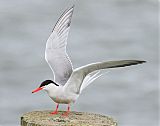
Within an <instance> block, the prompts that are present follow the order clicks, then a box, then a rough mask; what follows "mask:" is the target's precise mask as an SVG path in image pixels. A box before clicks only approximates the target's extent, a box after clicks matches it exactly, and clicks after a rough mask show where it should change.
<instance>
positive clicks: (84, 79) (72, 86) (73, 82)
mask: <svg viewBox="0 0 160 126" xmlns="http://www.w3.org/2000/svg"><path fill="white" fill-rule="evenodd" d="M144 62H145V61H139V60H120V61H108V62H98V63H93V64H88V65H86V66H83V67H80V68H77V69H75V70H74V72H73V73H72V75H71V77H70V79H69V80H68V81H67V84H66V85H65V89H66V90H68V91H69V92H73V93H76V94H79V93H80V92H81V91H82V90H83V89H84V88H85V87H87V86H88V85H89V84H90V83H91V82H93V81H94V80H95V79H97V78H98V77H100V76H101V75H102V74H101V73H100V74H99V72H100V70H102V69H108V68H116V67H125V66H131V65H137V64H141V63H144Z"/></svg>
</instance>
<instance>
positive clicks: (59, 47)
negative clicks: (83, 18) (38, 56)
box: [45, 6, 74, 85]
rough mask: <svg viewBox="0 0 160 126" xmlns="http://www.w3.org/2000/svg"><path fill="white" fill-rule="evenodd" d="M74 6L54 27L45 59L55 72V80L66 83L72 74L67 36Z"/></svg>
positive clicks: (48, 41) (47, 44) (47, 45)
mask: <svg viewBox="0 0 160 126" xmlns="http://www.w3.org/2000/svg"><path fill="white" fill-rule="evenodd" d="M73 10H74V6H72V7H71V8H70V9H68V10H66V11H65V12H64V13H63V14H62V15H61V17H60V18H59V20H58V21H57V23H56V25H55V26H54V28H53V31H52V34H51V35H50V37H49V38H48V40H47V43H46V50H45V59H46V61H47V63H48V64H49V66H50V68H51V69H52V71H53V74H54V81H55V82H56V83H58V84H61V85H64V84H65V83H66V82H67V80H68V79H69V77H70V75H71V74H72V71H73V69H72V63H71V60H70V58H69V57H68V54H67V53H66V45H67V38H68V33H69V29H70V24H71V18H72V14H73Z"/></svg>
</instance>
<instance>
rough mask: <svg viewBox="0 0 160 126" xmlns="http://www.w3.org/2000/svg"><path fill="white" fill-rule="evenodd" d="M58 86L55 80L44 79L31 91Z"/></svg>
mask: <svg viewBox="0 0 160 126" xmlns="http://www.w3.org/2000/svg"><path fill="white" fill-rule="evenodd" d="M58 86H59V85H58V84H56V83H55V82H53V81H52V80H45V81H43V82H42V83H41V84H40V86H39V87H38V88H37V89H35V90H33V91H32V93H35V92H38V91H40V90H46V91H49V90H51V89H53V88H55V87H58Z"/></svg>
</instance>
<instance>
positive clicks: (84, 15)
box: [0, 0, 159, 126]
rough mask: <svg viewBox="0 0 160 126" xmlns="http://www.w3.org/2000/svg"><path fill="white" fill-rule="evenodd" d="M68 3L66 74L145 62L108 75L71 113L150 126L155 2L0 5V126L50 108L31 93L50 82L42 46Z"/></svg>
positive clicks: (154, 120)
mask: <svg viewBox="0 0 160 126" xmlns="http://www.w3.org/2000/svg"><path fill="white" fill-rule="evenodd" d="M73 3H74V4H75V5H76V6H75V11H74V15H73V20H72V24H71V30H70V34H69V39H68V53H69V55H70V57H71V60H72V62H73V65H74V68H76V67H80V66H82V65H85V64H88V63H91V62H97V61H104V60H119V59H140V60H146V61H147V63H146V64H142V65H138V66H132V67H127V68H120V69H112V70H108V73H107V74H106V75H104V76H102V77H101V78H99V79H98V80H96V81H95V82H94V83H93V84H92V85H90V86H89V87H87V89H86V90H84V92H83V93H82V95H81V96H80V97H79V99H78V101H77V102H76V104H74V105H72V110H74V111H85V112H92V113H100V114H104V115H109V116H112V117H113V118H115V119H116V120H117V121H118V123H119V126H158V107H159V105H158V90H159V87H158V2H156V0H81V1H76V0H75V1H71V0H61V1H59V0H47V1H44V0H34V1H33V0H27V1H21V0H14V1H7V0H6V1H4V0H0V57H1V59H0V101H1V102H0V126H17V125H19V122H20V116H21V115H23V114H24V113H26V112H29V111H34V110H45V109H54V107H55V104H54V103H53V101H51V100H50V98H49V97H48V96H47V94H46V93H45V92H39V93H37V94H31V91H32V90H33V89H35V88H36V87H37V86H39V84H40V83H41V82H42V81H43V80H45V79H52V78H53V76H52V72H51V70H50V68H49V67H48V65H47V63H46V62H45V60H44V50H45V43H46V40H47V38H48V36H49V34H50V33H51V30H52V28H53V26H54V24H55V23H56V21H57V19H58V18H59V16H60V14H61V13H62V12H63V11H64V10H65V9H66V8H67V7H70V6H71V5H72V4H73ZM60 109H66V106H64V105H62V107H61V108H60Z"/></svg>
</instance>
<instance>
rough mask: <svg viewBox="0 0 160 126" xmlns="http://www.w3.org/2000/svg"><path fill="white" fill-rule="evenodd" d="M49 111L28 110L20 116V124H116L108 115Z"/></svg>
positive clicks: (103, 125)
mask: <svg viewBox="0 0 160 126" xmlns="http://www.w3.org/2000/svg"><path fill="white" fill-rule="evenodd" d="M50 113H51V111H34V112H28V113H26V114H24V115H23V116H22V117H21V126H117V123H116V122H115V121H114V120H113V119H112V118H111V117H108V116H103V115H99V114H92V113H85V112H70V114H69V116H68V117H64V116H62V113H63V112H59V114H58V115H51V114H50Z"/></svg>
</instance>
